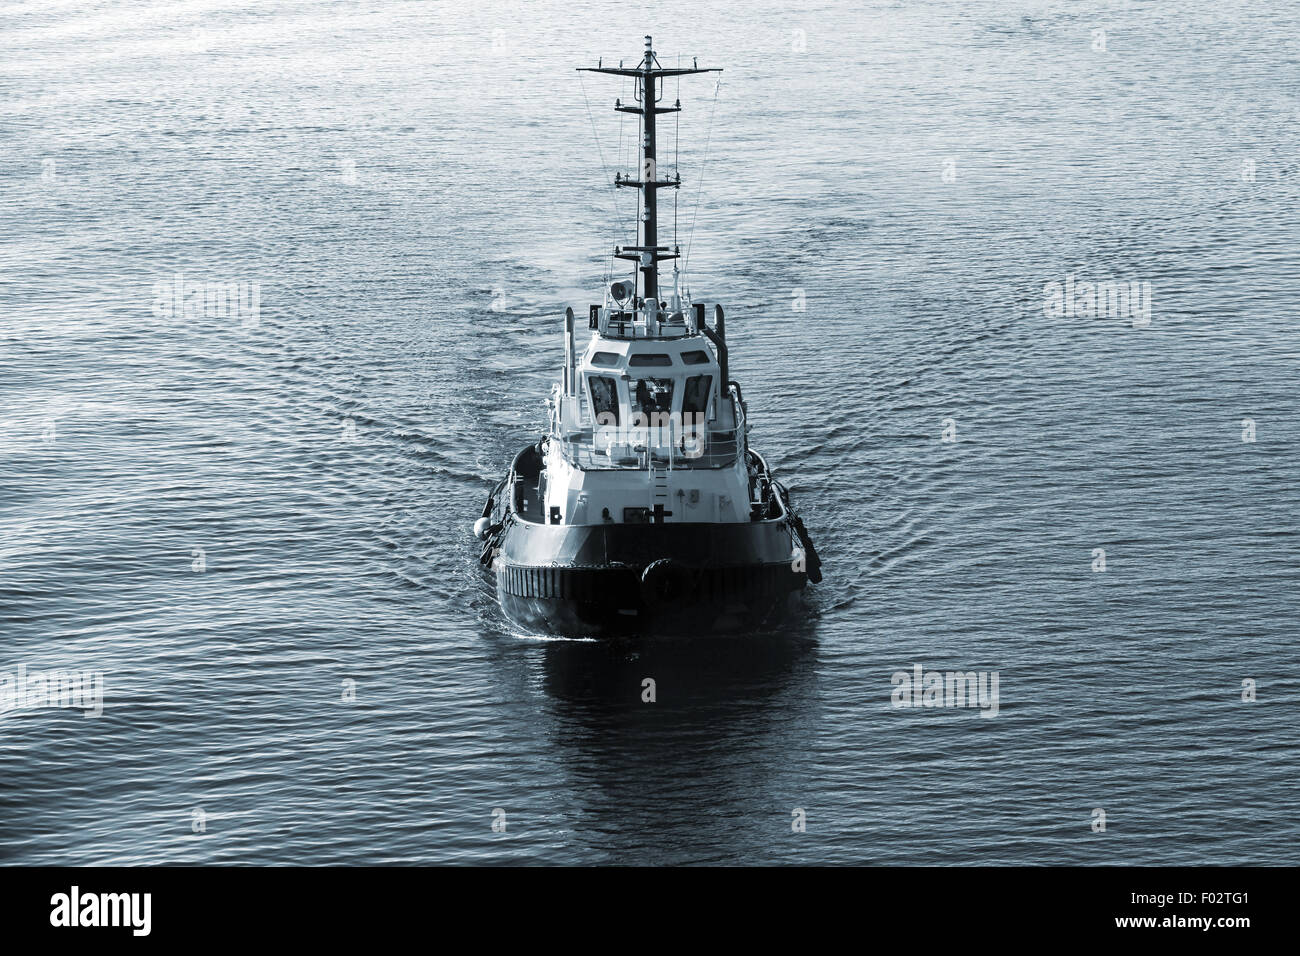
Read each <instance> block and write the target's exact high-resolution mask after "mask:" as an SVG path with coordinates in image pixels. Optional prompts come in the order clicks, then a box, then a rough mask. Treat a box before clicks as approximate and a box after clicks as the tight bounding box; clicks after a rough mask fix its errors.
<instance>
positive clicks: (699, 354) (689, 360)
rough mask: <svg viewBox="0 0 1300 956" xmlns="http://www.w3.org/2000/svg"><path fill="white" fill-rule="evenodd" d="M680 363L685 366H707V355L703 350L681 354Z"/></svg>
mask: <svg viewBox="0 0 1300 956" xmlns="http://www.w3.org/2000/svg"><path fill="white" fill-rule="evenodd" d="M682 361H683V362H685V363H686V364H687V365H708V364H709V353H708V352H705V351H704V350H703V349H697V350H696V351H694V352H683V353H682Z"/></svg>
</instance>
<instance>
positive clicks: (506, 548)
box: [474, 37, 821, 636]
mask: <svg viewBox="0 0 1300 956" xmlns="http://www.w3.org/2000/svg"><path fill="white" fill-rule="evenodd" d="M583 72H591V73H603V74H606V75H611V76H620V77H630V78H632V80H633V81H634V86H635V91H636V104H635V105H631V104H623V103H622V102H618V101H616V103H615V109H616V110H617V111H619V112H622V113H633V114H636V115H637V116H638V118H639V124H640V127H641V129H640V132H641V169H640V174H639V176H640V178H633V177H629V176H625V175H623V174H622V173H618V174H616V175H615V177H614V184H615V185H616V186H618V187H622V188H629V189H637V190H640V192H641V196H640V197H639V198H640V207H641V212H642V214H641V218H640V221H639V224H638V234H637V243H636V245H624V246H618V247H615V249H614V256H615V258H616V259H621V260H626V261H628V262H629V263H630V266H629V270H628V276H627V277H626V278H624V279H620V280H618V281H614V282H611V283H609V285H608V288H607V289H606V291H605V296H604V303H603V304H601V305H592V306H590V307H589V309H588V316H587V319H588V328H589V329H590V330H591V336H590V339H589V341H588V342H587V344H586V346H585V348H583V349H582V351H581V352H579V351H578V350H577V346H576V344H575V339H574V313H573V309H572V308H570V309H568V310H567V311H566V313H565V317H564V368H563V373H562V375H561V379H560V381H559V382H558V383H556V385H555V386H554V388H553V389H552V392H551V396H550V399H549V400H548V402H547V410H548V418H549V428H548V430H547V433H546V434H545V435H543V436H542V437H541V438H540V439H539V440H538V441H536V442H534V443H533V444H531V445H528V446H526V447H525V448H523V449H521V450H520V451H519V453H518V454H516V455H515V457H514V461H513V463H512V464H511V466H510V471H509V473H508V474H507V475H506V477H505V478H504V479H503V480H502V481H501V482H500V483H499V484H498V485H497V486H496V487H495V488H494V489H493V490H492V492H491V493H490V494H489V495H488V499H487V503H486V504H485V505H484V507H483V515H482V517H481V518H479V519H478V520H477V521H476V522H475V525H474V533H475V535H476V536H477V537H478V538H480V539H481V540H482V541H483V551H482V555H481V561H482V564H483V566H484V567H485V569H487V571H488V573H489V574H491V575H492V576H494V577H495V585H496V592H497V597H498V600H499V601H500V603H501V606H502V608H503V610H504V611H505V613H506V615H507V616H508V617H510V618H511V619H512V620H513V621H514V622H515V623H517V624H518V625H520V626H521V627H523V628H526V629H530V630H534V631H542V632H547V633H554V634H563V635H571V636H606V635H615V634H625V633H665V632H667V633H683V632H685V633H709V632H716V631H731V630H752V629H756V628H763V627H770V626H774V625H775V624H777V623H779V622H780V621H781V620H782V619H784V618H785V617H786V616H787V615H788V614H790V613H792V612H795V611H797V609H798V608H799V606H800V604H801V600H800V599H801V596H802V592H803V591H804V589H805V587H806V586H807V584H808V582H810V581H811V582H813V583H817V582H818V581H820V580H821V561H820V559H819V558H818V556H817V552H816V549H815V548H814V547H813V544H812V541H811V540H810V539H809V536H808V532H807V530H806V529H805V527H804V524H803V521H801V520H800V518H799V516H798V515H797V514H795V511H794V508H793V507H792V505H791V503H790V493H789V491H788V490H787V489H786V488H785V486H784V485H782V484H781V483H780V482H779V481H777V480H776V479H775V478H774V477H773V476H772V472H771V470H770V469H769V468H768V465H767V462H766V461H765V460H764V459H763V457H762V455H760V454H759V453H758V452H757V451H756V450H755V449H753V448H751V447H750V444H749V433H750V428H751V426H750V423H749V409H748V406H747V405H746V403H745V399H744V395H743V392H742V391H741V387H740V385H739V383H737V382H733V381H731V378H730V370H729V367H728V361H727V333H726V320H725V316H724V314H723V310H722V306H721V305H714V308H713V324H712V325H709V324H708V323H707V322H706V305H705V303H703V302H692V301H691V297H690V294H689V291H688V290H687V289H685V288H684V287H682V286H681V284H680V282H679V274H678V272H677V269H676V266H675V264H674V271H673V282H672V286H673V287H672V291H671V292H666V291H665V290H663V289H661V287H660V277H659V264H660V262H662V261H664V260H675V259H677V258H679V256H680V247H679V246H676V245H674V246H672V247H669V246H666V245H661V244H660V240H659V228H658V202H657V197H658V192H659V190H661V189H677V188H680V186H681V174H680V173H679V172H678V173H676V174H675V175H674V176H672V177H671V178H669V177H663V178H660V177H659V176H658V173H657V163H656V142H655V140H656V118H657V116H658V115H659V114H661V113H673V112H678V111H679V110H680V109H681V105H680V101H678V102H677V104H676V105H674V106H662V105H659V104H660V103H662V102H663V97H664V80H665V79H666V78H669V77H681V76H687V75H691V74H697V73H712V72H720V71H719V70H717V69H704V68H700V67H698V66H695V65H692V66H691V67H690V68H665V67H663V66H661V65H660V63H659V60H658V59H657V58H656V56H655V53H654V49H653V47H652V44H651V38H650V37H646V38H645V55H644V58H642V59H641V60H640V61H639V62H638V64H637V65H636V66H634V67H628V68H624V67H623V65H622V63H620V64H619V66H618V67H606V66H604V65H603V64H598V65H597V66H596V67H593V68H586V69H584V70H583Z"/></svg>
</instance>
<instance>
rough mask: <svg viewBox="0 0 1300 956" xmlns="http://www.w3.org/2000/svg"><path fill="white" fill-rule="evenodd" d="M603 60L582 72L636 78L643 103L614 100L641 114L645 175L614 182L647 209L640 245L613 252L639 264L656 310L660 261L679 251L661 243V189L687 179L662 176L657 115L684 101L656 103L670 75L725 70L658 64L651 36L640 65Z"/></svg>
mask: <svg viewBox="0 0 1300 956" xmlns="http://www.w3.org/2000/svg"><path fill="white" fill-rule="evenodd" d="M603 62H604V60H603V59H601V60H598V61H597V66H595V67H581V68H580V72H583V73H606V74H609V75H612V76H631V77H635V78H636V97H637V101H638V104H639V105H637V106H624V105H622V103H621V102H620V103H616V104H615V106H614V110H615V111H616V112H619V113H636V114H638V115H639V116H640V117H641V128H642V139H641V171H640V178H638V179H631V178H625V177H624V176H623V175H622V174H621V173H617V174H615V176H614V185H615V186H627V187H632V188H636V189H640V190H641V191H642V194H643V197H644V202H643V204H642V209H643V210H644V211H643V212H642V216H641V222H640V224H639V228H638V235H637V239H638V243H637V245H635V246H618V247H615V249H614V255H615V257H617V258H619V259H628V260H631V261H633V262H637V263H638V268H639V269H640V272H641V294H642V297H643V298H644V299H645V301H646V302H653V303H655V305H654V307H653V308H654V309H655V310H657V309H658V301H659V263H660V261H661V260H664V259H676V258H678V256H679V253H678V252H677V251H676V250H675V249H671V248H670V247H669V246H661V245H659V201H658V191H659V190H660V189H664V188H669V187H671V188H673V189H679V188H681V185H682V177H681V173H680V172H679V173H678V174H677V175H676V177H675V178H674V179H659V178H658V163H657V161H656V156H657V154H656V151H655V117H656V116H658V115H659V114H660V113H678V112H680V111H681V101H680V100H679V101H678V103H677V105H675V106H656V105H655V103H656V102H657V101H658V100H659V99H661V98H662V89H663V82H662V81H663V78H664V77H666V76H687V75H689V74H692V73H721V72H722V71H721V70H720V69H718V68H716V67H712V68H703V69H702V68H700V67H699V66H692V67H690V68H689V69H687V68H682V67H677V68H671V69H669V68H665V67H662V66H660V65H659V60H658V58H657V57H656V56H655V51H654V46H653V44H652V42H651V38H650V37H648V36H647V37H646V38H645V56H644V57H643V58H642V60H641V62H640V63H639V64H638V65H637V66H636V67H635V68H628V69H625V68H624V67H623V62H622V61H621V60H620V61H619V65H618V68H617V69H615V68H614V67H607V66H600V65H599V64H600V63H603Z"/></svg>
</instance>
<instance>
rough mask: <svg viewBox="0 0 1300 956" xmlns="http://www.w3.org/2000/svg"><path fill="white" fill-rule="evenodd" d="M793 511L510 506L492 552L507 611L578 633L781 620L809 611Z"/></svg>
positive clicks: (719, 629)
mask: <svg viewBox="0 0 1300 956" xmlns="http://www.w3.org/2000/svg"><path fill="white" fill-rule="evenodd" d="M797 542H798V538H797V535H796V533H795V531H794V528H793V527H792V525H791V523H790V522H788V521H787V520H776V521H755V522H746V523H739V522H738V523H735V524H716V523H701V524H695V523H678V524H667V523H666V524H607V525H577V526H574V525H543V524H535V523H532V522H528V521H523V520H521V519H519V518H518V517H517V516H514V515H511V516H508V517H507V518H506V521H505V522H504V523H503V525H502V526H501V528H500V530H499V532H498V534H497V535H495V536H494V539H493V541H492V542H489V549H488V550H487V551H486V552H485V554H486V555H487V556H488V557H489V559H490V560H489V561H487V562H485V563H486V564H487V567H488V571H489V573H490V574H492V575H493V576H494V577H495V585H496V592H497V599H498V601H499V602H500V605H501V607H502V609H503V610H504V612H505V613H506V615H507V616H508V617H509V618H510V619H511V620H513V621H514V622H515V623H516V624H518V625H519V626H520V627H522V628H524V629H526V630H532V631H538V632H544V633H547V634H555V635H564V636H574V637H601V636H616V635H630V634H715V633H731V632H739V631H747V630H765V629H769V628H774V627H777V626H779V625H780V624H782V623H784V622H785V621H787V620H790V619H791V618H792V617H794V616H796V615H800V614H802V613H803V611H804V609H805V605H804V602H803V591H804V588H805V586H806V584H807V582H808V574H807V571H806V570H805V569H804V568H803V567H802V566H801V559H800V557H799V556H798V552H797V548H798V543H797Z"/></svg>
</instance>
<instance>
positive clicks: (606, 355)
mask: <svg viewBox="0 0 1300 956" xmlns="http://www.w3.org/2000/svg"><path fill="white" fill-rule="evenodd" d="M618 360H619V354H618V353H617V352H596V353H594V354H593V355H592V356H591V364H592V365H598V366H600V367H602V368H609V367H610V366H612V365H617V364H618Z"/></svg>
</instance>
